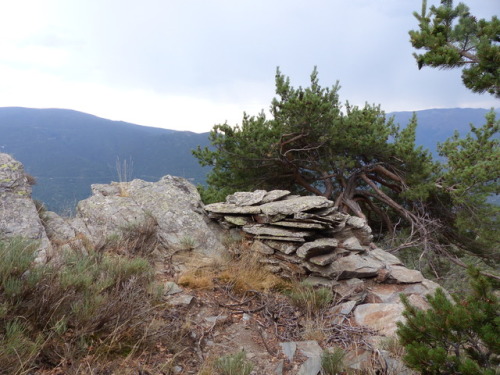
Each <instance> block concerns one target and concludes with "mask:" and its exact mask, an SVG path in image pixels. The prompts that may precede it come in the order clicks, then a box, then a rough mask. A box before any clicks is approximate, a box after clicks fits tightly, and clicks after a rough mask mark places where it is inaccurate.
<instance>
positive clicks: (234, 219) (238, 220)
mask: <svg viewBox="0 0 500 375" xmlns="http://www.w3.org/2000/svg"><path fill="white" fill-rule="evenodd" d="M224 220H225V221H227V222H228V223H230V224H234V225H237V226H239V227H242V226H243V225H246V224H248V223H250V222H251V220H250V218H249V217H248V216H229V215H225V216H224Z"/></svg>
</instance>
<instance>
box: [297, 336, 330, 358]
mask: <svg viewBox="0 0 500 375" xmlns="http://www.w3.org/2000/svg"><path fill="white" fill-rule="evenodd" d="M296 344H297V350H298V351H299V352H300V353H301V354H302V355H305V356H306V357H307V358H313V357H321V354H322V353H323V349H321V346H319V344H318V342H317V341H314V340H308V341H297V342H296Z"/></svg>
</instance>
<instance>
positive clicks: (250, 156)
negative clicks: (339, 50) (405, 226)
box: [194, 69, 436, 231]
mask: <svg viewBox="0 0 500 375" xmlns="http://www.w3.org/2000/svg"><path fill="white" fill-rule="evenodd" d="M339 89H340V87H339V85H338V83H337V84H336V85H334V86H332V87H330V88H323V87H321V86H320V84H319V80H318V72H317V70H316V69H314V71H313V72H312V74H311V83H310V86H309V87H306V88H302V87H299V88H294V87H292V86H291V84H290V79H289V78H287V77H285V76H284V75H283V74H281V72H280V71H279V69H278V70H277V73H276V94H277V97H276V98H274V99H273V100H272V103H271V110H270V112H271V115H272V118H270V119H268V118H266V116H265V115H264V114H263V113H261V114H259V115H257V116H248V115H246V114H245V115H244V117H243V121H242V124H241V126H235V127H232V126H230V125H228V124H227V123H226V124H222V125H216V126H214V128H213V130H212V131H211V133H210V141H211V143H212V146H213V148H204V149H202V148H198V149H197V150H195V151H194V155H195V156H196V157H197V158H198V159H199V161H200V163H201V164H202V165H204V166H212V167H213V169H212V171H211V172H210V173H209V175H208V178H207V182H208V188H206V189H204V190H202V193H204V194H207V193H208V195H212V196H211V198H212V199H220V198H221V195H220V192H223V193H224V194H226V193H231V192H234V191H236V190H253V189H257V188H261V189H277V188H281V189H288V190H291V191H293V192H295V193H299V194H315V195H320V196H324V197H327V198H329V199H332V200H335V201H336V203H337V206H338V207H339V209H341V210H343V211H348V212H351V213H353V214H354V215H357V216H360V217H364V218H367V219H369V220H371V221H372V224H373V223H374V222H376V223H379V224H380V225H382V226H383V227H384V228H385V230H389V231H392V230H393V228H394V224H393V219H394V217H395V216H399V217H404V218H405V220H407V221H408V222H411V223H414V222H416V221H418V220H417V218H416V217H415V216H414V215H413V214H412V213H411V211H410V210H409V209H408V207H410V206H411V205H412V204H413V201H415V200H416V199H420V198H421V197H425V196H426V195H427V194H428V191H429V190H430V189H433V188H434V187H433V184H432V183H431V179H430V176H431V175H432V174H433V172H434V170H435V169H436V165H435V164H434V163H433V162H432V159H431V156H430V154H429V153H428V152H427V151H424V150H423V149H422V148H421V147H416V145H415V130H416V126H417V123H416V119H415V118H413V119H412V121H411V122H410V124H409V125H408V126H407V127H406V128H404V129H400V128H399V126H398V125H396V124H394V122H393V119H392V118H387V117H386V116H385V113H384V112H383V111H382V110H381V109H380V107H379V106H372V105H368V104H365V106H363V107H357V106H352V105H350V104H349V103H348V102H347V103H346V105H345V107H343V106H342V104H341V102H340V99H339V95H338V91H339ZM214 193H215V194H214Z"/></svg>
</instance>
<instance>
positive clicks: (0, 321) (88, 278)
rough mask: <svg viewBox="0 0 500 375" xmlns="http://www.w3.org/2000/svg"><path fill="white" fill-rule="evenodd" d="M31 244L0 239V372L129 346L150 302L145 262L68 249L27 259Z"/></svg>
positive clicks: (33, 250) (122, 350)
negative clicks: (43, 259)
mask: <svg viewBox="0 0 500 375" xmlns="http://www.w3.org/2000/svg"><path fill="white" fill-rule="evenodd" d="M36 248H37V246H36V244H34V243H33V242H28V241H26V240H22V239H12V240H7V241H2V242H0V259H2V262H0V374H21V373H26V371H28V370H29V369H30V368H33V367H36V366H38V365H41V364H42V363H43V364H46V365H50V366H57V365H58V364H60V363H61V361H66V362H77V361H78V359H79V358H82V357H84V356H88V355H96V356H107V355H110V354H114V353H128V352H130V351H131V350H132V349H133V348H134V347H135V346H136V344H137V342H139V341H140V340H141V338H142V337H143V334H144V329H145V325H146V324H147V322H148V319H147V316H148V315H149V314H151V311H152V308H153V306H152V296H151V294H150V291H151V290H152V289H153V288H152V284H153V281H154V280H153V279H154V272H153V270H152V267H151V266H150V264H149V262H148V261H147V260H145V259H142V258H134V259H128V258H125V257H120V256H116V255H109V254H102V253H96V252H92V251H90V252H88V253H87V254H84V253H83V252H76V251H75V252H66V253H64V254H62V255H61V257H60V259H58V260H57V261H55V262H52V263H50V264H43V265H35V264H34V263H33V261H34V258H35V255H36Z"/></svg>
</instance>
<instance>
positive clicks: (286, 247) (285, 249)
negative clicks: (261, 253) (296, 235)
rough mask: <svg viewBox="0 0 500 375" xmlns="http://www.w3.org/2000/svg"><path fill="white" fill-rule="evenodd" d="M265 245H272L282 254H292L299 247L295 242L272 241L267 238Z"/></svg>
mask: <svg viewBox="0 0 500 375" xmlns="http://www.w3.org/2000/svg"><path fill="white" fill-rule="evenodd" d="M265 243H266V245H268V246H270V247H272V248H273V249H275V250H278V251H280V252H282V253H284V254H293V253H295V251H296V250H297V248H298V247H299V245H297V244H296V243H289V242H284V241H272V240H268V241H266V242H265Z"/></svg>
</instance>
